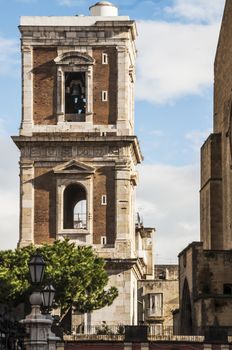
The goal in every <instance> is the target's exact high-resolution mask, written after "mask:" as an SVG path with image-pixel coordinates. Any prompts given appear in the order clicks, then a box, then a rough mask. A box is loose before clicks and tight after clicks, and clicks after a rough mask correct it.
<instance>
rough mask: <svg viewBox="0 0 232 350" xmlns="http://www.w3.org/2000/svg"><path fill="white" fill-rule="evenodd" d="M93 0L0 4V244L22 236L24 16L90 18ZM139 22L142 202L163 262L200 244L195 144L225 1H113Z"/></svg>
mask: <svg viewBox="0 0 232 350" xmlns="http://www.w3.org/2000/svg"><path fill="white" fill-rule="evenodd" d="M93 3H94V1H89V0H8V1H6V0H0V104H1V109H0V161H1V163H0V164H1V165H0V249H7V248H14V247H15V246H16V244H17V241H18V212H19V208H18V201H19V200H18V192H19V186H18V173H19V170H18V152H17V150H16V147H15V146H14V145H13V143H12V142H11V140H10V135H16V134H17V133H18V128H19V124H20V118H21V87H20V44H19V32H18V29H17V26H18V24H19V16H21V15H24V16H27V15H28V16H35V15H40V16H41V15H45V16H51V15H56V16H57V15H75V14H83V15H88V7H89V6H90V5H92V4H93ZM114 3H115V4H116V5H117V6H118V7H119V14H120V15H129V16H130V18H131V19H136V21H137V26H138V32H139V37H138V40H137V48H138V59H137V82H136V106H135V107H136V109H135V110H136V112H135V121H136V133H137V135H138V137H139V140H140V144H141V147H142V151H143V154H144V158H145V160H144V163H143V165H140V166H139V172H140V185H139V187H138V193H137V207H138V210H139V212H140V213H141V215H142V217H143V221H144V224H145V225H147V226H152V227H155V228H156V240H155V244H156V247H155V255H156V262H157V263H174V262H176V257H177V255H178V252H180V251H181V250H182V249H183V248H184V247H185V246H186V245H187V244H188V243H190V242H192V241H194V240H195V241H196V240H199V235H200V233H199V148H200V145H201V144H202V143H203V141H204V140H205V139H206V138H207V135H208V134H209V133H210V132H211V130H212V113H213V112H212V103H213V102H212V92H213V90H212V84H213V61H214V56H215V50H216V45H217V40H218V34H219V29H220V21H221V17H222V13H223V7H224V3H225V0H213V1H212V0H144V1H143V0H118V1H117V0H116V1H115V2H114Z"/></svg>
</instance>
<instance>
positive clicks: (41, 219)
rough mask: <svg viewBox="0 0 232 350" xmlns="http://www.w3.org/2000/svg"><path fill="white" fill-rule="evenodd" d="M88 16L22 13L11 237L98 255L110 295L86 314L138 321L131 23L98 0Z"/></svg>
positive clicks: (146, 260)
mask: <svg viewBox="0 0 232 350" xmlns="http://www.w3.org/2000/svg"><path fill="white" fill-rule="evenodd" d="M90 12H91V14H90V16H69V17H65V16H64V17H21V20H20V26H19V29H20V32H21V50H22V91H23V96H22V100H23V105H22V121H21V126H20V134H19V136H14V137H13V141H14V142H15V144H16V145H17V147H18V148H19V149H20V152H21V156H20V239H19V246H20V247H24V246H26V245H28V244H35V245H41V244H43V243H51V244H52V243H53V242H54V240H57V239H61V240H62V239H65V238H68V239H70V241H71V242H75V243H76V244H77V245H91V246H93V247H94V249H95V250H96V251H97V253H98V254H99V256H101V257H103V258H104V259H105V260H106V263H107V264H106V266H107V271H108V274H109V284H110V285H114V286H116V287H117V288H118V291H119V297H118V298H117V299H116V300H115V301H114V303H113V305H112V306H111V307H108V308H105V309H103V310H101V311H100V312H98V311H96V312H94V313H93V314H91V315H88V317H86V320H85V322H88V323H89V324H97V323H99V322H101V321H103V320H104V321H106V322H107V323H110V324H118V323H122V324H137V282H138V280H139V279H141V278H144V279H146V278H152V276H153V257H152V256H153V255H152V254H153V250H152V246H153V233H154V230H153V229H152V228H151V229H150V228H148V229H145V228H144V227H142V226H141V225H137V227H136V229H135V189H136V185H137V181H138V176H137V171H136V165H137V164H138V163H141V161H142V154H141V151H140V147H139V143H138V139H137V137H136V136H135V135H134V85H135V58H136V47H135V39H136V36H137V30H136V25H135V22H134V21H132V20H130V19H129V18H128V17H127V16H118V13H117V8H116V7H115V6H113V5H112V4H110V3H108V2H104V1H103V2H100V3H97V4H95V5H94V6H92V7H91V8H90Z"/></svg>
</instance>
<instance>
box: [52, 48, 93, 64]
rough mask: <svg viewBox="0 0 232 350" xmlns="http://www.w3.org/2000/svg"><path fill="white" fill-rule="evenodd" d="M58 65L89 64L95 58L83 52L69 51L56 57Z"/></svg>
mask: <svg viewBox="0 0 232 350" xmlns="http://www.w3.org/2000/svg"><path fill="white" fill-rule="evenodd" d="M54 61H55V62H56V64H58V65H70V64H75V65H89V64H93V63H94V59H93V58H92V57H91V56H89V55H87V54H86V53H83V52H78V51H69V52H65V53H63V54H62V55H59V56H58V57H56V58H55V59H54Z"/></svg>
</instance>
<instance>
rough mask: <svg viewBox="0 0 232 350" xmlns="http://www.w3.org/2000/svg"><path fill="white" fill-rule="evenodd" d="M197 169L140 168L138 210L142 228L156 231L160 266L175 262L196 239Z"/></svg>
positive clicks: (145, 166)
mask: <svg viewBox="0 0 232 350" xmlns="http://www.w3.org/2000/svg"><path fill="white" fill-rule="evenodd" d="M198 193H199V168H198V167H197V166H195V165H190V166H179V167H178V166H169V165H144V166H142V167H141V168H140V184H139V187H138V193H137V207H138V210H139V211H140V213H141V216H142V217H143V221H144V225H145V226H149V227H155V228H156V234H155V254H156V255H158V258H159V259H158V261H156V263H157V262H159V263H161V262H163V263H165V262H166V263H167V262H175V261H176V258H177V255H178V253H180V251H181V250H182V249H184V248H185V247H186V246H187V245H188V244H189V243H191V242H192V241H193V240H199V216H198V213H199V194H198Z"/></svg>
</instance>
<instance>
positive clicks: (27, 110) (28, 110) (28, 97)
mask: <svg viewBox="0 0 232 350" xmlns="http://www.w3.org/2000/svg"><path fill="white" fill-rule="evenodd" d="M32 68H33V64H32V48H31V46H23V47H22V123H21V127H20V129H21V135H31V132H32V125H33V115H32V114H33V109H32V103H33V93H32V80H33V78H32Z"/></svg>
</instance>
